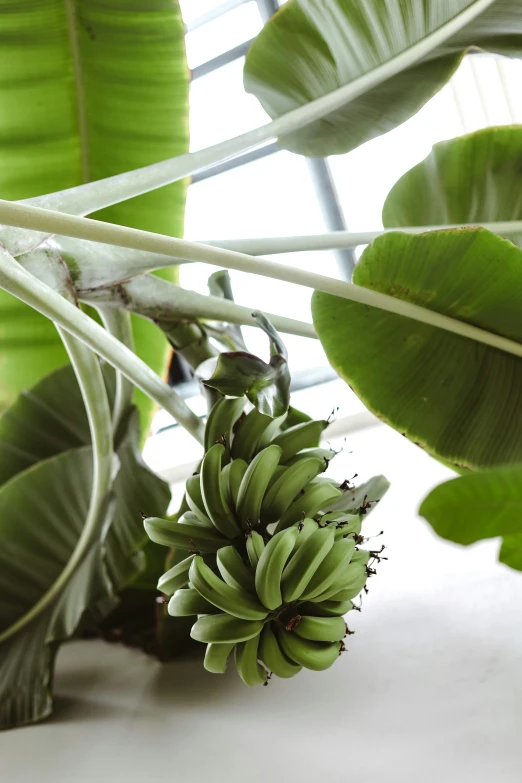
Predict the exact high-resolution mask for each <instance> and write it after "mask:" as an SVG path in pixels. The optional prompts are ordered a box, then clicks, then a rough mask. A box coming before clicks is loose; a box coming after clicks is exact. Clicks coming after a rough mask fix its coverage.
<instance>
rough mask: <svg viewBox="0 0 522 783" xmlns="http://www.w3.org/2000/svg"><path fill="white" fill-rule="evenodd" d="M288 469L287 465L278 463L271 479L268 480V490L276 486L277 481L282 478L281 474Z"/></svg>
mask: <svg viewBox="0 0 522 783" xmlns="http://www.w3.org/2000/svg"><path fill="white" fill-rule="evenodd" d="M287 470H288V468H287V467H286V465H278V466H277V468H276V469H275V470H274V472H273V473H272V476H271V477H270V481H269V482H268V484H267V486H266V491H267V492H269V491H270V490H271V489H272V487H273V486H274V484H275V483H276V481H277V480H278V479H280V478H281V476H282V475H284V473H286V471H287Z"/></svg>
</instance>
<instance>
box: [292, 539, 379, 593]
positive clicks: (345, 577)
mask: <svg viewBox="0 0 522 783" xmlns="http://www.w3.org/2000/svg"><path fill="white" fill-rule="evenodd" d="M337 543H341V542H340V541H339V542H337ZM336 546H337V544H335V545H334V549H335V547H336ZM326 559H328V558H326ZM366 579H367V574H366V566H364V565H362V563H353V562H351V563H345V567H344V568H343V569H341V570H340V571H339V572H338V575H337V577H336V578H335V580H334V581H333V582H332V583H331V584H330V585H329V586H328V587H326V588H325V589H324V590H323V591H321V592H317V591H314V592H313V594H310V592H309V589H308V588H307V590H306V595H305V596H303V599H304V600H312V601H330V600H336V601H340V600H345V601H346V600H348V599H349V598H354V597H355V596H356V595H358V594H359V593H360V592H361V590H362V588H363V587H364V585H365V584H366ZM309 587H310V586H309ZM354 589H357V592H356V593H354V592H353V590H354ZM341 590H342V591H343V592H344V593H345V598H344V599H340V598H334V596H335V595H337V593H339V592H341ZM348 593H350V594H348Z"/></svg>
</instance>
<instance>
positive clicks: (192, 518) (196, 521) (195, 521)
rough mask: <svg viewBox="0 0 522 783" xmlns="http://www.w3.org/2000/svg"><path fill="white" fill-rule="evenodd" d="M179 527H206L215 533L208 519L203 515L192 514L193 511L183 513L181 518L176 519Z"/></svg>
mask: <svg viewBox="0 0 522 783" xmlns="http://www.w3.org/2000/svg"><path fill="white" fill-rule="evenodd" d="M178 522H179V524H180V525H194V526H195V527H206V528H208V529H209V530H213V531H214V532H216V528H215V527H214V525H213V524H212V522H211V521H210V519H209V518H208V517H206V516H203V515H199V516H198V515H197V514H194V512H193V511H185V513H184V514H183V516H181V517H180V518H179V519H178Z"/></svg>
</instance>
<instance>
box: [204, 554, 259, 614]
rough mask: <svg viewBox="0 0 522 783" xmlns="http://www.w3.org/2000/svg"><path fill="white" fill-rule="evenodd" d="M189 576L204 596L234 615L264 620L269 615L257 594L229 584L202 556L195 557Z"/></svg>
mask: <svg viewBox="0 0 522 783" xmlns="http://www.w3.org/2000/svg"><path fill="white" fill-rule="evenodd" d="M189 578H190V582H191V584H192V585H193V586H194V587H195V589H196V590H197V591H198V593H200V595H202V596H203V598H205V599H206V600H207V601H209V602H210V603H211V604H214V606H217V607H218V608H219V609H221V610H222V611H223V612H227V613H228V614H231V615H233V617H239V618H240V619H241V620H263V619H264V618H265V617H266V616H267V610H266V609H265V607H264V606H263V605H262V604H261V603H260V602H259V601H258V599H257V598H256V597H255V596H253V595H249V594H248V593H245V592H244V591H243V590H237V589H236V588H235V587H231V586H230V585H227V584H226V582H224V581H223V580H222V579H220V577H219V576H217V575H216V574H215V573H214V572H213V571H212V570H211V569H210V568H209V567H208V565H206V563H205V562H204V561H203V558H202V557H195V558H194V560H193V561H192V565H191V566H190V571H189Z"/></svg>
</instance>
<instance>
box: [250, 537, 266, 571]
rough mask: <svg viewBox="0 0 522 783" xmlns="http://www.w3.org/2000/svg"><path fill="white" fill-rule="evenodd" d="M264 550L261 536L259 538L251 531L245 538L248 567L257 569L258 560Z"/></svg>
mask: <svg viewBox="0 0 522 783" xmlns="http://www.w3.org/2000/svg"><path fill="white" fill-rule="evenodd" d="M264 548H265V542H264V541H263V538H262V536H260V535H259V533H258V532H257V531H256V530H252V531H251V532H250V533H249V534H248V536H247V540H246V551H247V555H248V559H249V560H250V565H251V566H252V568H253V569H256V568H257V564H258V562H259V558H260V557H261V554H262V552H263V549H264Z"/></svg>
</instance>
